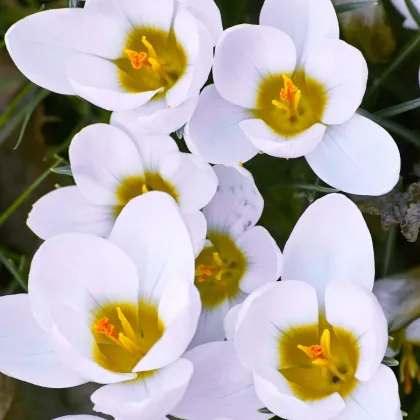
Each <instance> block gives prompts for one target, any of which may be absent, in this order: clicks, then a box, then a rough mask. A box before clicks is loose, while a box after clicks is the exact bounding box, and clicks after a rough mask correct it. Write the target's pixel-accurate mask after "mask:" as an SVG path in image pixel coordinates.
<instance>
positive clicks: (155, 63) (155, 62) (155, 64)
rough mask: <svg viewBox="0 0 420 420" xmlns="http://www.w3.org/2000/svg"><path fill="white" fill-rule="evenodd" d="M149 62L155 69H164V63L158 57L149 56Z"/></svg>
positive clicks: (157, 70)
mask: <svg viewBox="0 0 420 420" xmlns="http://www.w3.org/2000/svg"><path fill="white" fill-rule="evenodd" d="M149 63H150V65H151V66H152V69H153V70H154V71H156V72H160V71H161V70H162V64H160V63H159V61H158V60H157V59H156V58H153V57H149Z"/></svg>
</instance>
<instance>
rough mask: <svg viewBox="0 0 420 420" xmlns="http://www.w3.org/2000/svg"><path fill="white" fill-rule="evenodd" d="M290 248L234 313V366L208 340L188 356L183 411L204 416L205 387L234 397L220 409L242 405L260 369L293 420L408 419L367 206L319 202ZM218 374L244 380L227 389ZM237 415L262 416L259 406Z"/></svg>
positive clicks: (259, 379)
mask: <svg viewBox="0 0 420 420" xmlns="http://www.w3.org/2000/svg"><path fill="white" fill-rule="evenodd" d="M283 255H284V266H283V274H282V281H281V282H276V283H272V284H268V285H266V286H264V287H262V288H260V289H258V290H257V291H256V292H254V293H253V294H251V295H250V296H249V297H248V298H247V299H246V300H245V302H244V303H243V304H242V305H239V306H238V307H235V308H233V309H232V311H231V312H230V313H229V314H228V316H227V318H226V330H227V336H228V338H231V339H233V340H234V341H233V344H232V346H234V347H235V349H236V354H235V352H233V351H230V352H228V351H227V350H225V355H224V358H230V362H226V365H229V364H230V365H231V366H232V368H231V369H230V370H229V371H228V370H227V369H226V368H223V366H222V364H221V362H220V360H219V359H220V356H219V357H214V354H215V352H214V351H210V347H209V346H210V345H209V344H206V345H203V346H200V347H197V348H195V349H193V350H191V351H190V352H188V353H187V354H186V355H185V357H186V358H189V359H190V360H191V361H192V362H193V364H194V374H193V377H192V379H191V386H189V387H188V389H187V391H186V393H185V395H184V398H183V399H182V401H181V403H180V405H179V406H178V407H177V408H176V409H175V412H174V413H175V414H177V415H178V416H179V417H184V418H188V419H191V420H195V419H201V418H202V417H200V416H198V413H199V411H200V410H201V409H202V408H203V407H207V406H206V401H205V400H204V398H201V399H200V398H197V401H196V402H194V401H195V398H196V397H197V396H196V393H198V394H199V395H206V396H207V398H208V399H211V398H214V399H216V398H217V396H220V395H228V396H229V397H228V398H227V401H226V404H225V403H224V401H222V402H221V403H220V405H221V407H219V409H218V410H219V411H225V412H228V410H232V411H234V410H235V408H236V407H238V408H239V409H240V407H241V404H242V401H239V398H238V400H235V399H234V397H232V396H231V394H232V395H236V394H240V393H241V392H249V393H251V392H252V391H251V390H250V388H252V384H251V383H250V375H253V383H254V385H255V391H256V394H257V395H258V397H259V399H260V401H261V407H264V406H265V407H267V408H268V409H269V410H270V411H271V412H273V413H274V414H275V415H277V416H279V417H281V418H284V419H287V420H301V419H311V420H327V419H334V420H365V419H366V420H371V419H375V420H395V419H401V418H402V414H401V410H400V402H399V396H398V384H397V381H396V378H395V376H394V374H393V373H392V371H391V369H389V368H388V367H386V366H383V365H381V361H382V359H383V357H384V354H385V350H386V346H387V341H388V334H387V324H386V319H385V316H384V314H383V312H382V309H381V307H380V305H379V303H378V301H377V300H376V298H375V296H374V295H373V293H372V292H371V290H372V286H373V280H374V256H373V247H372V239H371V237H370V234H369V231H368V228H367V226H366V224H365V222H364V220H363V217H362V215H361V213H360V211H359V210H358V209H357V207H356V206H355V205H354V204H353V203H352V202H351V201H350V200H348V199H347V198H345V197H344V196H342V195H337V194H331V195H329V196H326V197H324V198H322V199H320V200H318V201H316V202H315V203H314V204H312V205H311V206H310V207H309V208H308V209H307V210H306V212H305V213H304V214H303V216H302V217H301V218H300V220H299V221H298V223H297V225H296V227H295V228H294V230H293V232H292V234H291V236H290V238H289V240H288V242H287V244H286V246H285V249H284V254H283ZM212 344H214V343H212ZM229 344H230V342H225V343H219V345H221V346H222V345H223V346H225V347H227V346H228V345H229ZM228 353H229V355H227V354H228ZM191 354H192V356H191ZM237 357H238V358H239V360H240V363H238V361H237V360H236V358H237ZM244 369H248V372H249V374H248V375H247V374H246V373H245V372H244ZM227 371H228V372H229V373H225V372H227ZM218 375H229V376H230V377H232V378H235V380H234V382H233V383H229V382H228V381H226V382H227V384H226V385H225V389H223V386H224V385H223V381H220V383H219V382H217V381H218ZM208 378H210V380H208ZM215 383H217V385H218V387H220V388H218V387H216V386H215ZM193 384H195V387H196V388H193V387H192V385H193ZM197 387H199V391H196V389H197ZM229 387H230V388H229ZM245 390H246V391H245ZM231 391H232V392H231ZM233 392H234V393H235V394H233ZM219 401H220V400H219ZM249 401H252V399H251V397H249ZM254 406H255V404H254ZM242 413H243V412H242ZM232 418H233V419H235V420H240V419H241V418H247V419H248V418H251V419H254V418H255V419H257V418H258V417H257V416H256V414H255V412H254V413H253V412H251V413H250V417H248V415H245V414H244V413H243V416H242V417H240V416H238V417H232ZM204 420H207V419H204Z"/></svg>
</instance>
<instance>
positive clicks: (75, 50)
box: [5, 9, 85, 95]
mask: <svg viewBox="0 0 420 420" xmlns="http://www.w3.org/2000/svg"><path fill="white" fill-rule="evenodd" d="M82 27H83V10H81V9H58V10H47V11H45V12H42V13H34V14H33V15H30V16H27V17H26V18H24V19H21V20H19V21H18V22H17V23H15V24H14V25H13V26H11V27H10V28H9V30H8V31H7V33H6V35H5V41H6V46H7V50H8V51H9V54H10V56H11V57H12V59H13V61H14V63H15V64H16V66H17V67H18V69H19V70H20V71H21V72H22V73H23V74H24V75H25V76H26V77H27V78H28V79H29V80H31V81H32V82H34V83H36V84H37V85H39V86H41V87H43V88H45V89H48V90H51V91H53V92H56V93H62V94H65V95H74V94H75V93H74V89H73V87H72V86H71V84H70V82H69V80H68V77H67V72H66V62H67V60H68V59H70V58H72V57H74V56H77V55H80V54H81V53H83V52H84V49H85V48H84V45H83V41H82V38H81V34H82V32H83V30H82Z"/></svg>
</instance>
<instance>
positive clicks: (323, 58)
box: [305, 39, 368, 124]
mask: <svg viewBox="0 0 420 420" xmlns="http://www.w3.org/2000/svg"><path fill="white" fill-rule="evenodd" d="M305 74H306V75H307V76H309V77H311V78H312V79H314V80H316V81H317V82H318V83H321V84H322V85H323V86H324V88H325V94H326V96H327V104H326V108H325V110H324V113H323V115H322V122H323V123H324V124H341V123H343V122H345V121H347V120H348V119H349V118H350V117H351V116H352V115H353V114H354V113H355V112H356V110H357V108H358V107H359V106H360V104H361V103H362V99H363V95H364V93H365V90H366V82H367V77H368V69H367V64H366V60H365V59H364V57H363V54H362V53H361V52H360V51H359V50H358V49H356V48H354V47H353V46H351V45H349V44H347V43H346V42H344V41H341V40H340V39H325V40H323V41H322V42H320V43H319V44H317V45H316V47H315V48H313V49H312V51H311V54H310V55H309V57H308V59H307V61H306V63H305Z"/></svg>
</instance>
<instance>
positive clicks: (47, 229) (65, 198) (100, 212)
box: [26, 186, 114, 239]
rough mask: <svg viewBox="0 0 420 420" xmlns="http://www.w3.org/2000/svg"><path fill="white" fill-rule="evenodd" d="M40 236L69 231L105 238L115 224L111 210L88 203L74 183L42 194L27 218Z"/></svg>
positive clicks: (46, 236)
mask: <svg viewBox="0 0 420 420" xmlns="http://www.w3.org/2000/svg"><path fill="white" fill-rule="evenodd" d="M26 223H27V225H28V226H29V228H30V229H31V230H32V231H33V232H34V233H35V234H36V235H38V236H39V237H40V238H41V239H47V238H49V237H51V236H54V235H59V234H61V233H66V232H80V233H91V234H92V235H96V236H102V237H106V236H108V235H109V233H110V232H111V229H112V226H113V224H114V218H113V215H112V210H111V209H109V207H106V206H96V205H93V204H91V203H89V201H88V200H86V198H84V197H83V196H82V194H81V193H80V191H79V189H78V188H77V187H75V186H72V187H63V188H59V189H57V190H54V191H51V192H50V193H48V194H46V195H44V196H43V197H41V198H40V199H39V200H38V201H37V202H36V203H35V204H34V205H33V207H32V210H31V212H30V213H29V216H28V220H27V221H26Z"/></svg>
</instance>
